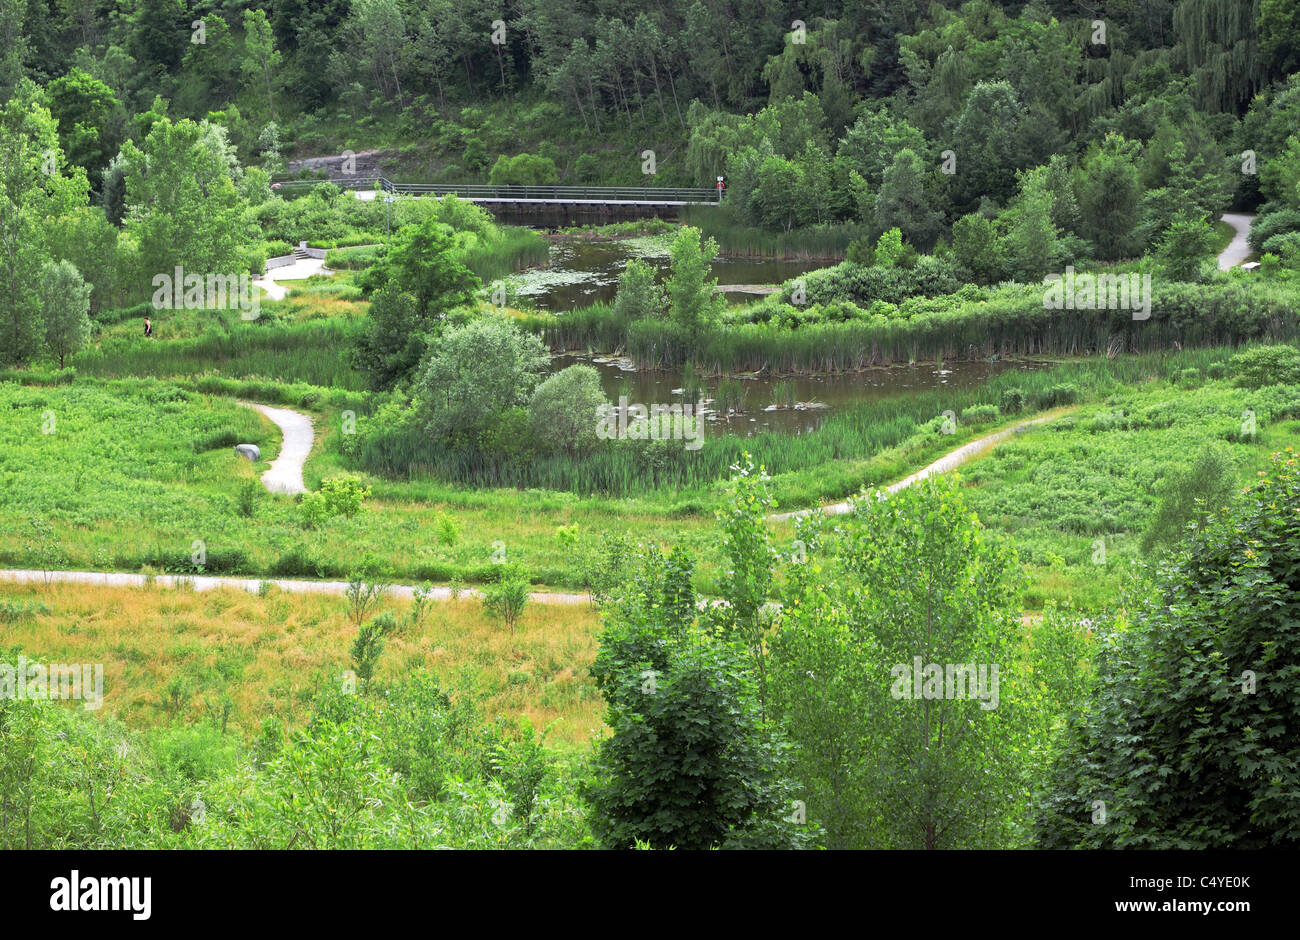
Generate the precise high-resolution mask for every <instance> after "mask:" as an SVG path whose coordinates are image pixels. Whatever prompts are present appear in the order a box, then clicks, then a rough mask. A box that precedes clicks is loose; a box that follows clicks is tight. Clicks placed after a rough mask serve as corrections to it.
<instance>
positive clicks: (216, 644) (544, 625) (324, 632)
mask: <svg viewBox="0 0 1300 940" xmlns="http://www.w3.org/2000/svg"><path fill="white" fill-rule="evenodd" d="M5 598H8V599H16V600H19V601H20V602H21V601H28V602H37V601H38V602H41V603H44V604H45V605H47V606H48V607H49V612H48V613H44V614H42V613H36V614H34V615H33V616H24V617H20V618H18V619H17V620H16V621H14V622H11V623H4V622H0V650H6V651H10V650H14V649H15V648H18V649H20V650H21V652H22V653H23V654H25V655H26V656H27V658H28V659H29V660H35V661H40V662H48V663H102V664H103V666H104V706H103V711H102V712H101V714H107V713H111V714H115V715H116V716H118V717H119V718H121V719H122V720H123V721H124V722H125V723H127V724H128V725H131V726H135V727H148V726H151V725H156V724H160V723H165V722H167V721H170V720H172V718H173V717H175V716H177V715H179V717H180V718H181V720H184V721H200V720H209V719H210V718H211V717H212V716H214V715H217V714H220V712H221V709H222V703H223V701H228V702H229V703H230V705H229V707H230V712H229V723H230V727H231V728H237V729H240V730H242V731H243V732H244V733H245V734H246V735H249V736H251V735H254V734H256V733H257V730H258V728H259V727H260V724H261V721H262V719H263V718H265V717H268V716H270V715H278V716H280V718H281V719H282V720H284V721H286V722H288V723H290V724H291V725H296V724H299V723H301V722H303V721H304V720H305V719H306V718H307V717H308V715H309V703H310V699H311V695H312V692H313V690H314V689H315V688H317V687H318V684H319V683H321V682H339V681H341V676H342V673H343V670H345V669H348V668H350V665H351V658H350V654H349V650H350V648H351V645H352V640H353V638H354V637H355V636H356V627H355V625H354V624H353V623H352V621H351V620H350V619H349V617H348V616H347V614H346V608H345V601H344V599H343V598H342V597H338V596H331V595H323V594H290V593H284V592H279V591H272V592H271V593H270V594H268V595H267V596H264V597H263V596H258V595H254V594H248V593H246V592H244V591H240V590H236V589H222V590H213V591H193V590H187V589H183V588H181V589H172V588H162V587H154V588H144V589H141V588H118V587H102V586H98V585H81V584H52V585H16V584H7V585H5V586H4V587H3V589H0V599H5ZM383 606H386V607H387V608H389V609H392V610H393V611H394V612H395V613H397V614H398V615H399V618H401V617H402V616H403V615H404V614H405V613H406V611H407V610H408V608H409V602H408V601H405V600H400V599H385V600H384V602H383ZM598 633H599V623H598V618H597V615H596V613H595V612H594V611H592V610H591V609H589V608H587V607H586V606H581V605H575V606H572V607H567V606H566V607H559V606H541V605H536V604H534V605H531V606H530V607H529V608H527V609H526V610H525V611H524V614H523V616H522V617H521V618H520V622H519V623H518V625H517V626H516V628H515V631H514V633H513V634H512V633H511V631H510V630H509V629H508V628H506V627H505V626H503V625H502V624H500V623H498V622H496V621H494V620H492V619H491V618H490V617H488V615H487V614H486V613H485V612H484V611H483V609H482V606H481V604H480V602H479V601H477V600H474V599H465V600H459V601H453V602H450V603H432V604H430V605H429V608H428V615H427V617H426V619H425V622H424V625H423V627H422V628H420V629H407V630H406V631H404V632H403V633H401V634H399V635H397V636H394V637H391V638H390V639H389V640H388V643H387V645H386V647H385V650H384V654H383V657H382V658H381V659H380V662H379V667H378V669H377V670H376V675H377V677H378V678H380V679H385V680H389V679H396V678H399V677H400V676H401V675H402V674H403V673H405V672H409V671H412V670H416V669H429V670H431V671H432V672H434V673H435V674H437V675H438V676H439V677H440V678H441V679H442V681H443V685H444V687H446V688H448V689H452V690H468V689H471V688H476V689H477V692H478V694H479V696H480V701H481V706H482V709H483V711H484V713H485V715H486V716H487V717H488V718H489V719H491V718H495V717H496V716H497V715H503V716H506V717H510V718H515V717H527V718H528V719H529V720H531V721H532V723H533V725H534V727H537V728H539V729H540V728H543V727H545V726H547V725H551V724H552V723H554V725H553V727H552V728H551V731H550V733H549V734H548V735H547V740H548V741H549V742H551V743H552V744H556V745H562V746H585V745H586V744H587V743H588V742H589V741H590V740H591V737H592V734H593V732H595V731H596V730H597V729H599V728H600V727H601V725H602V718H601V715H602V710H603V709H602V702H601V698H600V695H599V693H598V692H597V691H596V689H595V686H594V684H593V683H592V681H591V678H590V676H589V674H588V667H589V666H590V664H591V662H592V659H593V658H594V656H595V653H596V645H597V643H596V637H597V634H598ZM9 658H10V659H11V660H12V658H13V656H12V655H11V656H10V657H9ZM178 680H179V681H180V682H181V683H183V684H184V690H183V692H181V694H179V695H173V689H174V687H175V686H174V683H176V682H177V681H178ZM178 702H180V703H182V704H179V705H178V704H177V703H178Z"/></svg>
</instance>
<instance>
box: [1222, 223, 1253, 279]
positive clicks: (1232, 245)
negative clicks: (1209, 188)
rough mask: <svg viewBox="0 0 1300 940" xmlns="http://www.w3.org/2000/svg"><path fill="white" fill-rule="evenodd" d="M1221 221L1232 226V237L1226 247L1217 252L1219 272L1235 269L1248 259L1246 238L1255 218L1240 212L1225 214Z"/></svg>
mask: <svg viewBox="0 0 1300 940" xmlns="http://www.w3.org/2000/svg"><path fill="white" fill-rule="evenodd" d="M1223 221H1225V222H1227V223H1228V224H1229V225H1231V226H1232V229H1233V235H1232V241H1230V242H1228V247H1227V248H1225V249H1223V251H1221V252H1219V270H1220V271H1226V270H1228V268H1235V267H1236V266H1237V265H1239V264H1241V263H1242V262H1243V261H1245V260H1246V259H1247V258H1249V257H1250V242H1249V241H1247V237H1248V236H1249V235H1250V223H1251V222H1253V221H1255V217H1254V216H1253V215H1244V214H1242V213H1240V212H1225V213H1224V214H1223Z"/></svg>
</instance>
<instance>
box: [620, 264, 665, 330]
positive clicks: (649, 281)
mask: <svg viewBox="0 0 1300 940" xmlns="http://www.w3.org/2000/svg"><path fill="white" fill-rule="evenodd" d="M663 313H664V291H663V288H662V287H660V286H659V285H658V284H657V283H656V282H655V269H654V266H653V265H651V264H649V263H648V262H646V261H642V260H641V259H639V258H633V259H631V260H630V261H628V263H627V264H626V265H625V266H624V268H623V273H622V275H621V276H620V277H619V279H618V294H617V295H616V296H615V298H614V315H615V316H616V317H619V318H621V319H623V320H626V321H629V322H630V321H632V320H640V319H641V318H642V317H658V316H663Z"/></svg>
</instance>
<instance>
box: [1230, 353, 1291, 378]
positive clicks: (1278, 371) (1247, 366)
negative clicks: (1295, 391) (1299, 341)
mask: <svg viewBox="0 0 1300 940" xmlns="http://www.w3.org/2000/svg"><path fill="white" fill-rule="evenodd" d="M1228 369H1229V372H1230V373H1231V374H1232V377H1233V378H1232V381H1233V383H1234V384H1235V385H1239V386H1241V387H1242V388H1263V387H1264V386H1266V385H1297V384H1300V349H1297V348H1296V347H1294V346H1255V347H1253V348H1251V349H1247V350H1246V351H1244V352H1240V353H1238V354H1237V355H1235V356H1233V357H1232V359H1231V360H1229V362H1228Z"/></svg>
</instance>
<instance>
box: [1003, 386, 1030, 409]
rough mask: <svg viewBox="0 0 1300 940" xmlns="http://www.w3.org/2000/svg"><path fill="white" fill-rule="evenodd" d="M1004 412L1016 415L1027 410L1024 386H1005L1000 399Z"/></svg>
mask: <svg viewBox="0 0 1300 940" xmlns="http://www.w3.org/2000/svg"><path fill="white" fill-rule="evenodd" d="M998 408H999V410H1001V411H1002V413H1003V414H1008V415H1014V414H1019V413H1020V412H1022V411H1024V410H1025V391H1024V389H1022V388H1004V389H1003V390H1002V397H1001V399H999V401H998Z"/></svg>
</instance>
